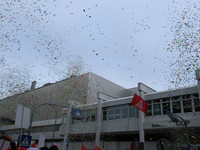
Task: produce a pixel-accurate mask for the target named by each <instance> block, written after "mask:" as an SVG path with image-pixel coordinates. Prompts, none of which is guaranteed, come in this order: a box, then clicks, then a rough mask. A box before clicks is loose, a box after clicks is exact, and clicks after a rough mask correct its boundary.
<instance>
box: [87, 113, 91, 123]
mask: <svg viewBox="0 0 200 150" xmlns="http://www.w3.org/2000/svg"><path fill="white" fill-rule="evenodd" d="M86 122H90V115H89V114H86Z"/></svg>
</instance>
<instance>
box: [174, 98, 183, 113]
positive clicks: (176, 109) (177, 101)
mask: <svg viewBox="0 0 200 150" xmlns="http://www.w3.org/2000/svg"><path fill="white" fill-rule="evenodd" d="M180 100H181V98H180V97H179V96H175V97H172V108H173V113H181V104H180Z"/></svg>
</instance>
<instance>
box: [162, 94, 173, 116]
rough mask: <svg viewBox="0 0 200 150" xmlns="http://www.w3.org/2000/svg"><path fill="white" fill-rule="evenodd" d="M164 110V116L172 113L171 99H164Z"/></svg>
mask: <svg viewBox="0 0 200 150" xmlns="http://www.w3.org/2000/svg"><path fill="white" fill-rule="evenodd" d="M162 107H163V108H162V109H163V115H164V114H166V113H167V112H168V111H171V106H170V98H164V99H162Z"/></svg>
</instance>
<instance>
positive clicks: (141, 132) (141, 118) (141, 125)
mask: <svg viewBox="0 0 200 150" xmlns="http://www.w3.org/2000/svg"><path fill="white" fill-rule="evenodd" d="M140 84H141V83H138V91H139V96H140V97H142V98H144V96H143V91H142V89H141V85H140ZM139 137H140V141H139V142H141V143H143V144H144V113H143V112H142V111H141V110H139ZM141 150H144V145H143V149H141Z"/></svg>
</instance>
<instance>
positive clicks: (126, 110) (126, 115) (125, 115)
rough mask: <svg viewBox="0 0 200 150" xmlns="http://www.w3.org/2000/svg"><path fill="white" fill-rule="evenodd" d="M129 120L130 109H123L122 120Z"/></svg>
mask: <svg viewBox="0 0 200 150" xmlns="http://www.w3.org/2000/svg"><path fill="white" fill-rule="evenodd" d="M124 118H128V107H127V108H122V119H124Z"/></svg>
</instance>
